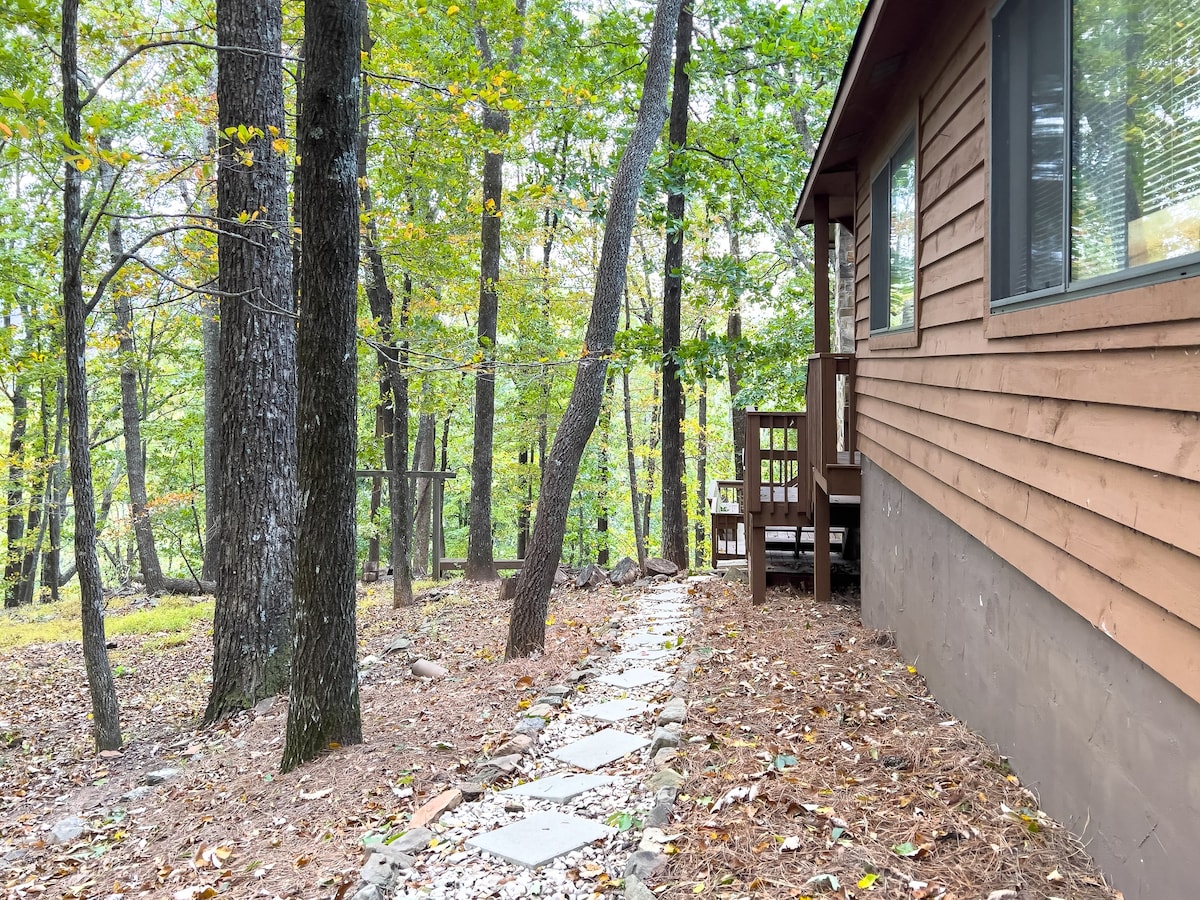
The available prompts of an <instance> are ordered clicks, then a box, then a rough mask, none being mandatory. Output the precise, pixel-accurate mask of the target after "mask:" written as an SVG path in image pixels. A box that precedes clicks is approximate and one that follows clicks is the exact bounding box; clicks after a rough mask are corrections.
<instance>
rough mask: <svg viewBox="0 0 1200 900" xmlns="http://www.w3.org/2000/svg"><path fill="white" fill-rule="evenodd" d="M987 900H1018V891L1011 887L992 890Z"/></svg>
mask: <svg viewBox="0 0 1200 900" xmlns="http://www.w3.org/2000/svg"><path fill="white" fill-rule="evenodd" d="M987 900H1017V892H1016V891H1014V890H1009V889H1005V890H1003V891H992V892H991V893H990V894H988V896H987Z"/></svg>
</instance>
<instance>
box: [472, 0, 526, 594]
mask: <svg viewBox="0 0 1200 900" xmlns="http://www.w3.org/2000/svg"><path fill="white" fill-rule="evenodd" d="M516 12H517V15H518V17H519V21H518V22H517V25H516V29H517V30H516V36H515V37H514V38H513V41H512V46H511V48H510V50H509V59H508V69H509V71H510V72H515V71H516V69H517V66H518V65H519V63H520V60H521V49H522V47H523V46H524V37H523V35H524V18H525V0H516ZM475 48H476V50H477V52H478V54H479V56H480V57H481V60H482V63H483V65H484V66H485V67H486V68H488V69H490V68H491V67H492V66H493V65H494V63H495V61H494V60H493V58H492V51H491V46H490V44H489V42H488V33H487V29H486V28H485V27H484V26H483V24H482V23H478V24H476V26H475ZM509 125H510V122H509V114H508V110H506V109H503V108H494V107H491V106H488V107H485V108H484V111H483V127H484V128H485V129H486V130H488V131H490V132H492V134H494V135H495V136H496V142H497V145H500V144H502V143H503V141H504V139H505V138H507V137H508V132H509ZM503 194H504V151H503V150H502V149H494V150H487V151H485V152H484V156H483V212H482V214H481V220H480V229H479V240H480V251H479V320H478V323H477V337H478V341H479V350H480V353H481V354H482V355H483V359H482V362H481V363H480V365H479V367H478V369H477V370H476V374H475V430H474V434H473V435H472V449H471V521H470V524H469V526H468V529H467V567H466V572H465V575H466V577H467V578H468V579H470V580H471V581H492V580H494V579H495V578H496V562H495V555H494V548H493V546H492V538H493V536H492V474H493V473H492V462H493V443H494V437H495V427H496V337H497V325H498V318H499V303H498V294H497V290H496V287H497V284H498V283H499V281H500V225H501V218H500V216H501V208H500V203H501V199H502V198H503Z"/></svg>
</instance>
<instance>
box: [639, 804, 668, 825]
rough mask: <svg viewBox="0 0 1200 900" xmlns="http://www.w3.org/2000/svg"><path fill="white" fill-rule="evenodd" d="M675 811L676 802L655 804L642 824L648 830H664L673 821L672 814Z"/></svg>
mask: <svg viewBox="0 0 1200 900" xmlns="http://www.w3.org/2000/svg"><path fill="white" fill-rule="evenodd" d="M674 809H675V802H674V801H670V802H666V801H664V802H661V803H655V804H654V806H653V807H652V808H651V810H650V811H649V812H648V813H646V817H645V818H644V819H643V820H642V824H643V825H645V826H646V827H647V828H662V827H663V826H664V825H666V824H667V823H668V822H669V821H671V812H672V811H673V810H674Z"/></svg>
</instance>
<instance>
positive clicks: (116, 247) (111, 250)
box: [100, 138, 163, 595]
mask: <svg viewBox="0 0 1200 900" xmlns="http://www.w3.org/2000/svg"><path fill="white" fill-rule="evenodd" d="M100 145H101V147H102V148H104V149H109V150H111V149H112V142H111V140H109V139H108V138H102V139H101V141H100ZM100 173H101V182H102V184H103V186H104V191H105V193H106V194H110V193H111V192H112V189H113V188H114V187H115V186H116V180H117V173H116V170H115V169H114V168H113V167H112V166H111V165H109V164H108V163H107V162H104V161H103V160H101V162H100ZM124 253H125V242H124V238H123V235H122V233H121V219H120V218H118V217H116V216H114V217H112V218H111V219H110V220H109V226H108V255H109V258H110V260H111V261H112V264H113V265H114V266H119V265H120V264H121V261H122V260H121V258H122V256H123V255H124ZM116 301H117V342H118V349H119V352H120V354H121V426H122V430H123V432H124V436H125V477H126V478H127V479H128V483H129V505H130V506H131V507H132V513H133V535H134V539H135V541H136V542H137V553H138V563H139V564H140V565H141V568H142V584H144V585H145V587H146V593H147V594H151V595H153V594H160V593H162V591H163V574H162V566H161V565H160V564H159V561H158V551H157V549H155V546H154V529H153V527H152V523H151V521H150V509H149V506H148V497H147V494H146V455H145V452H144V449H143V447H142V415H141V404H140V403H139V402H138V383H137V365H136V363H135V362H134V353H135V352H136V350H135V348H134V343H133V304H132V303H131V302H130V299H129V293H128V292H127V291H124V290H118V291H117V292H116Z"/></svg>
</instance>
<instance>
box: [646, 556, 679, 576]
mask: <svg viewBox="0 0 1200 900" xmlns="http://www.w3.org/2000/svg"><path fill="white" fill-rule="evenodd" d="M646 574H647V575H667V576H671V575H678V574H679V566H677V565H675V563H673V562H671V561H670V560H669V559H659V558H658V557H656V556H652V557H650V559H648V560H646Z"/></svg>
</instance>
